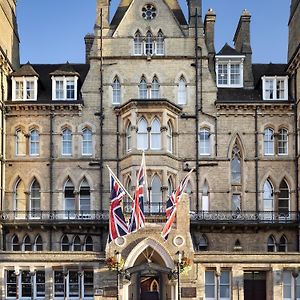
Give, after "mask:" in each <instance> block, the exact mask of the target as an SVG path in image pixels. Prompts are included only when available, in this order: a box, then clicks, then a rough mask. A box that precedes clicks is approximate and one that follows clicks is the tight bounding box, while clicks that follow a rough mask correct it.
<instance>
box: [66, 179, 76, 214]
mask: <svg viewBox="0 0 300 300" xmlns="http://www.w3.org/2000/svg"><path fill="white" fill-rule="evenodd" d="M64 196H65V215H66V217H70V216H73V215H74V211H75V194H74V185H73V182H72V181H71V180H70V179H68V181H67V182H66V184H65V191H64Z"/></svg>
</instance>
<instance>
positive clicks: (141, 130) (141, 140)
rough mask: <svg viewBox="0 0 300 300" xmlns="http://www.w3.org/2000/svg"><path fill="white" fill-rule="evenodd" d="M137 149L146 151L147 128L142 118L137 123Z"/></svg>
mask: <svg viewBox="0 0 300 300" xmlns="http://www.w3.org/2000/svg"><path fill="white" fill-rule="evenodd" d="M137 148H138V150H146V149H148V128H147V122H146V120H145V119H144V118H142V119H140V120H139V122H138V132H137Z"/></svg>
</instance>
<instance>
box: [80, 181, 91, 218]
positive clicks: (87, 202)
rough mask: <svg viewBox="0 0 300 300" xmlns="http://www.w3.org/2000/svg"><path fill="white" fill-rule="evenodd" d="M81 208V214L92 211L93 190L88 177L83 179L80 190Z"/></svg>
mask: <svg viewBox="0 0 300 300" xmlns="http://www.w3.org/2000/svg"><path fill="white" fill-rule="evenodd" d="M79 196H80V197H79V209H80V214H84V215H87V214H90V213H91V190H90V186H89V184H88V182H87V180H86V179H83V181H82V182H81V185H80V192H79Z"/></svg>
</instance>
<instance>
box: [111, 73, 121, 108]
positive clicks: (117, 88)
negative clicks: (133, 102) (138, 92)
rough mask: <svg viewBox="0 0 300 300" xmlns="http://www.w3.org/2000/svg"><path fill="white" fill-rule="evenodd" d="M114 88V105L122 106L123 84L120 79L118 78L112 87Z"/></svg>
mask: <svg viewBox="0 0 300 300" xmlns="http://www.w3.org/2000/svg"><path fill="white" fill-rule="evenodd" d="M112 88H113V101H112V103H113V104H120V103H121V84H120V81H119V80H118V78H116V79H115V80H114V82H113V85H112Z"/></svg>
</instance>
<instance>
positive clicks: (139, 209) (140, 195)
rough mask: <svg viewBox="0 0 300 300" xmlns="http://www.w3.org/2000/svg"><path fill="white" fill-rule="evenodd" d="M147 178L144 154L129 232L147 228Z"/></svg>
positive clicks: (137, 179) (137, 181) (137, 180)
mask: <svg viewBox="0 0 300 300" xmlns="http://www.w3.org/2000/svg"><path fill="white" fill-rule="evenodd" d="M145 177H146V165H145V154H144V152H143V157H142V163H141V166H140V169H139V172H138V174H137V178H136V187H135V194H134V200H133V203H132V213H131V218H130V222H129V232H130V233H131V232H135V231H138V230H139V229H141V228H143V227H145V215H144V199H145V195H144V192H145Z"/></svg>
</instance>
